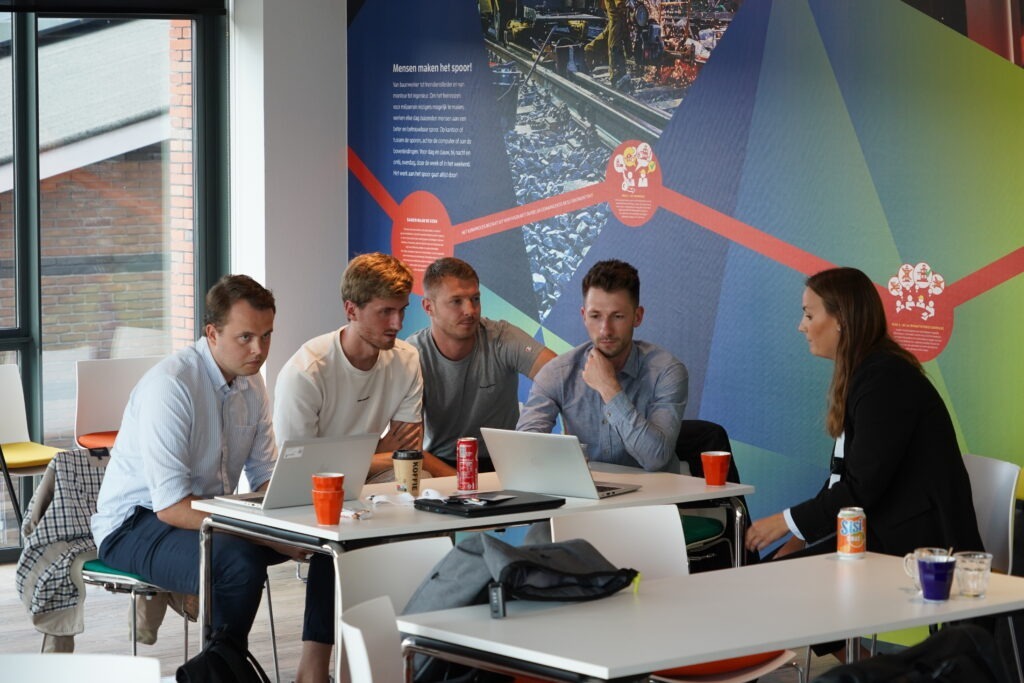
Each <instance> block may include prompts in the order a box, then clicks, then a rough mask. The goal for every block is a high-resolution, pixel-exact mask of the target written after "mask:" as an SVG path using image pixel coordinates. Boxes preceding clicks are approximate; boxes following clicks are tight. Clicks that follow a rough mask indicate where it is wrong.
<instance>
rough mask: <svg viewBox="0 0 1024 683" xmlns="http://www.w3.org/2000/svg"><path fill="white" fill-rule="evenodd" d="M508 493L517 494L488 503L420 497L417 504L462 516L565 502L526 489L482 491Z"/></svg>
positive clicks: (527, 510) (423, 508) (519, 509)
mask: <svg viewBox="0 0 1024 683" xmlns="http://www.w3.org/2000/svg"><path fill="white" fill-rule="evenodd" d="M496 494H501V495H508V496H515V498H510V499H509V500H502V501H498V502H496V503H490V504H488V505H466V504H465V503H461V502H458V501H443V500H440V499H437V498H418V499H416V502H415V506H416V509H417V510H425V511H427V512H440V513H441V514H445V515H458V516H460V517H490V516H493V515H511V514H515V513H517V512H529V511H531V510H547V509H550V508H557V507H561V506H562V505H564V504H565V498H558V497H556V496H545V495H543V494H540V493H527V492H526V491H513V490H511V489H509V490H504V491H480V495H496Z"/></svg>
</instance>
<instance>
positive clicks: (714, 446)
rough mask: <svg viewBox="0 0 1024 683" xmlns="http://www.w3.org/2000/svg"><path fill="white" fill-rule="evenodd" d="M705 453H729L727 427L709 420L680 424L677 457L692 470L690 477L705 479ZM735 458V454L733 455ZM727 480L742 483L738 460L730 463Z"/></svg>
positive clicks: (732, 460) (686, 421)
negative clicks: (703, 455)
mask: <svg viewBox="0 0 1024 683" xmlns="http://www.w3.org/2000/svg"><path fill="white" fill-rule="evenodd" d="M703 451H729V452H730V453H732V443H731V442H730V441H729V433H728V432H726V431H725V427H723V426H722V425H720V424H717V423H715V422H708V421H707V420H683V421H682V422H680V423H679V436H678V437H677V438H676V457H677V458H679V460H680V461H682V462H684V463H686V464H687V466H689V468H690V476H693V477H703V476H704V463H703V462H701V459H700V454H701V453H702V452H703ZM733 455H734V456H735V454H733ZM726 480H727V481H731V482H734V483H737V484H739V483H740V473H739V470H738V469H737V467H736V458H735V457H733V458H731V459H730V461H729V472H728V474H727V475H726Z"/></svg>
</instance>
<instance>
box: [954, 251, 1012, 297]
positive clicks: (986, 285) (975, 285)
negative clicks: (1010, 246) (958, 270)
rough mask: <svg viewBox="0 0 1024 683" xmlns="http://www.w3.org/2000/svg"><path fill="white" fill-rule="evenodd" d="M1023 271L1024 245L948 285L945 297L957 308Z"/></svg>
mask: <svg viewBox="0 0 1024 683" xmlns="http://www.w3.org/2000/svg"><path fill="white" fill-rule="evenodd" d="M1022 272H1024V247H1020V248H1018V249H1016V250H1014V251H1011V252H1010V253H1009V254H1007V255H1006V256H1003V257H1002V258H998V259H996V260H995V261H993V262H992V263H990V264H988V265H987V266H983V267H982V268H979V269H978V270H976V271H974V272H973V273H971V274H970V275H965V276H964V277H962V278H960V279H959V280H957V281H956V282H954V283H952V284H949V285H947V286H946V292H945V296H944V297H943V298H944V299H946V301H951V302H952V304H953V307H954V308H955V307H956V306H959V305H960V304H962V303H964V302H966V301H970V300H971V299H973V298H974V297H976V296H978V295H979V294H984V293H985V292H987V291H988V290H990V289H995V288H996V287H998V286H999V285H1001V284H1003V283H1004V282H1006V281H1007V280H1009V279H1011V278H1014V277H1016V276H1017V275H1020V274H1021V273H1022Z"/></svg>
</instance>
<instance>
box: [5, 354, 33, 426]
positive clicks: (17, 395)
mask: <svg viewBox="0 0 1024 683" xmlns="http://www.w3.org/2000/svg"><path fill="white" fill-rule="evenodd" d="M0 406H3V408H0V444H2V443H23V442H25V441H28V440H29V437H28V417H27V415H26V413H25V392H24V389H23V388H22V386H21V372H20V371H19V370H18V366H17V365H13V364H7V365H0Z"/></svg>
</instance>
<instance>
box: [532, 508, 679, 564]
mask: <svg viewBox="0 0 1024 683" xmlns="http://www.w3.org/2000/svg"><path fill="white" fill-rule="evenodd" d="M571 538H582V539H585V540H587V541H589V542H590V544H591V545H593V546H594V547H595V548H597V550H598V552H600V553H601V554H602V555H604V556H605V557H606V558H607V559H608V561H609V562H611V563H612V564H613V565H615V566H616V567H632V568H633V569H636V570H637V571H639V572H640V574H641V575H643V577H644V578H647V579H657V578H662V577H666V576H683V575H685V574H688V573H689V567H688V565H687V561H686V539H685V537H684V535H683V524H682V522H681V521H680V519H679V510H678V508H676V506H674V505H646V506H638V507H628V508H612V509H609V510H590V511H587V512H577V513H573V514H568V515H559V516H558V517H552V518H551V540H553V541H565V540H568V539H571Z"/></svg>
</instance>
